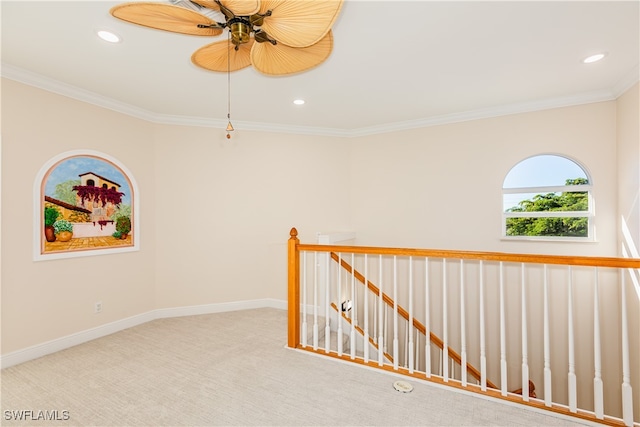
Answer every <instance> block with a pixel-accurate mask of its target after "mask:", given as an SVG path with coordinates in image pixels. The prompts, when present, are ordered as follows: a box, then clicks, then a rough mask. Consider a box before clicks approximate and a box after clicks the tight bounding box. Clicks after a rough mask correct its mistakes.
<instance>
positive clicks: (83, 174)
mask: <svg viewBox="0 0 640 427" xmlns="http://www.w3.org/2000/svg"><path fill="white" fill-rule="evenodd" d="M85 175H93V176H97V177H98V178H100V179H101V180H103V181H107V182H110V183H112V184H115V185H117V186H118V187H122V186H121V185H120V184H118V183H117V182H115V181H111V180H110V179H109V178H105V177H104V176H100V175H98V174H97V173H93V172H85V173H81V174H80V175H78V176H85Z"/></svg>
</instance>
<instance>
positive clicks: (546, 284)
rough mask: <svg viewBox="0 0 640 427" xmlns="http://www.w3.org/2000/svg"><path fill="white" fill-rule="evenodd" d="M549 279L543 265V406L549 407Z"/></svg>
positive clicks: (545, 267) (545, 266)
mask: <svg viewBox="0 0 640 427" xmlns="http://www.w3.org/2000/svg"><path fill="white" fill-rule="evenodd" d="M548 288H549V279H548V275H547V264H545V265H544V404H545V406H549V407H550V406H551V389H552V387H551V344H550V335H549V289H548Z"/></svg>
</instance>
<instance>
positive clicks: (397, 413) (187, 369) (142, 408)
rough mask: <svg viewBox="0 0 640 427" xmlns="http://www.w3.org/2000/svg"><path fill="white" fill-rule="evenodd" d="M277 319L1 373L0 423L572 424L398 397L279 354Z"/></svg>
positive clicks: (320, 364) (160, 325)
mask: <svg viewBox="0 0 640 427" xmlns="http://www.w3.org/2000/svg"><path fill="white" fill-rule="evenodd" d="M286 321H287V320H286V312H285V311H282V310H276V309H259V310H247V311H238V312H229V313H220V314H211V315H202V316H190V317H180V318H173V319H162V320H156V321H153V322H149V323H147V324H144V325H141V326H138V327H135V328H131V329H128V330H125V331H122V332H119V333H116V334H113V335H110V336H107V337H104V338H101V339H97V340H94V341H91V342H89V343H86V344H82V345H79V346H76V347H73V348H71V349H68V350H64V351H61V352H59V353H56V354H52V355H49V356H45V357H42V358H40V359H37V360H33V361H31V362H27V363H23V364H21V365H18V366H14V367H11V368H7V369H4V370H3V371H2V425H7V426H9V425H36V426H38V425H42V426H44V425H47V426H65V425H87V426H89V425H91V426H133V425H146V426H183V425H184V426H187V425H188V426H199V425H202V426H205V425H265V426H266V425H271V426H274V425H275V426H277V425H282V426H284V425H295V426H303V425H318V426H320V425H322V426H338V425H354V426H355V425H370V426H373V425H381V426H382V425H384V426H404V425H414V426H446V425H450V426H453V425H456V426H457V425H474V426H480V425H495V426H498V425H501V426H540V425H556V426H557V425H565V426H566V425H576V424H577V422H576V421H571V420H566V419H560V418H556V417H553V416H548V415H545V414H540V413H536V412H531V411H527V410H525V409H522V408H519V407H514V406H509V405H506V404H502V403H498V402H493V401H487V400H485V399H482V398H479V397H474V396H467V395H463V394H460V393H456V392H450V391H447V390H442V389H441V388H438V387H434V386H432V385H429V384H427V383H423V382H420V381H413V380H412V381H409V382H410V383H411V384H412V385H413V386H414V390H413V391H412V392H411V393H400V392H397V391H395V389H394V388H393V382H394V381H397V380H398V378H397V377H395V376H392V375H389V374H384V373H381V372H377V371H374V370H371V369H366V368H361V367H356V366H350V365H347V364H345V363H341V362H337V361H334V360H328V359H323V358H320V357H317V356H313V355H309V354H304V353H302V352H298V351H294V350H290V349H287V348H285V346H284V345H285V343H286ZM7 411H9V412H7ZM15 411H32V412H31V418H34V417H37V416H38V415H47V414H48V415H49V416H51V415H52V414H53V415H54V418H55V416H56V415H57V418H59V419H60V420H58V421H55V420H54V421H46V420H44V421H33V420H28V421H23V422H18V421H16V420H14V419H13V415H14V414H16V412H15ZM38 411H48V412H46V413H42V414H39V413H38ZM52 411H57V412H52ZM64 411H67V412H64ZM23 414H24V412H23ZM27 414H28V412H27ZM67 417H68V420H63V419H62V418H67Z"/></svg>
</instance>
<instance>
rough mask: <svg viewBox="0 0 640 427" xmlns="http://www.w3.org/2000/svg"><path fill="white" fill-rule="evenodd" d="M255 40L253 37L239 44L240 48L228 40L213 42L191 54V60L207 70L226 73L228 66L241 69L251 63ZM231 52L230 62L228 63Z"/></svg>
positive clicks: (235, 69)
mask: <svg viewBox="0 0 640 427" xmlns="http://www.w3.org/2000/svg"><path fill="white" fill-rule="evenodd" d="M254 42H255V41H254V40H253V38H252V39H251V40H250V41H249V42H248V43H245V44H241V45H240V46H238V50H235V46H234V45H233V44H231V43H229V42H228V40H222V41H219V42H215V43H211V44H208V45H206V46H203V47H201V48H200V49H198V50H196V51H195V52H194V53H193V55H191V62H193V63H194V64H195V65H197V66H198V67H200V68H204V69H205V70H209V71H217V72H220V73H226V72H227V67H228V66H230V67H229V70H230V71H237V70H241V69H242V68H246V67H248V66H249V65H251V47H252V46H253V45H254ZM229 54H230V57H229V59H230V63H229V64H227V56H228V55H229Z"/></svg>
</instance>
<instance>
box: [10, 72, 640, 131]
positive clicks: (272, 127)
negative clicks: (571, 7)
mask: <svg viewBox="0 0 640 427" xmlns="http://www.w3.org/2000/svg"><path fill="white" fill-rule="evenodd" d="M638 74H639V68H638V66H637V65H636V67H634V69H633V70H632V71H631V72H630V73H629V75H628V76H626V77H625V78H624V79H622V80H621V81H620V82H619V83H618V84H616V85H615V86H614V87H613V88H612V89H611V90H599V91H593V92H586V93H582V94H576V95H571V96H565V97H558V98H550V99H544V100H540V101H533V102H524V103H517V104H509V105H502V106H497V107H491V108H484V109H479V110H472V111H464V112H460V113H453V114H445V115H441V116H433V117H426V118H424V119H418V120H408V121H402V122H395V123H386V124H382V125H379V126H371V127H364V128H359V129H335V128H318V127H306V126H293V125H285V124H278V123H260V122H235V125H236V128H239V129H240V128H241V129H242V130H247V131H258V132H274V133H287V134H296V135H317V136H331V137H339V138H357V137H362V136H370V135H377V134H384V133H390V132H398V131H404V130H411V129H418V128H424V127H430V126H440V125H444V124H451V123H459V122H465V121H471V120H479V119H487V118H492V117H500V116H506V115H511V114H520V113H528V112H534V111H540V110H548V109H553V108H562V107H569V106H574V105H580V104H589V103H594V102H603V101H612V100H614V99H616V98H617V97H618V96H620V95H621V94H622V93H624V92H625V91H626V90H628V89H629V88H630V87H631V86H633V85H634V84H635V83H636V82H637V81H638ZM0 75H1V76H2V77H5V78H8V79H11V80H15V81H17V82H20V83H24V84H26V85H30V86H34V87H37V88H40V89H43V90H46V91H49V92H53V93H57V94H59V95H63V96H66V97H69V98H73V99H76V100H78V101H82V102H86V103H89V104H92V105H96V106H99V107H103V108H106V109H109V110H113V111H116V112H119V113H122V114H127V115H129V116H132V117H136V118H139V119H142V120H146V121H149V122H152V123H158V124H168V125H180V126H196V127H213V128H222V129H224V128H225V127H226V126H227V122H226V120H224V121H223V120H219V119H208V118H201V117H188V116H175V115H166V114H157V113H153V112H151V111H148V110H144V109H142V108H138V107H135V106H132V105H130V104H126V103H123V102H119V101H116V100H114V99H111V98H109V97H106V96H103V95H99V94H97V93H94V92H91V91H87V90H84V89H80V88H78V87H75V86H73V85H69V84H67V83H62V82H60V81H57V80H54V79H51V78H48V77H45V76H42V75H40V74H36V73H33V72H31V71H28V70H24V69H22V68H18V67H14V66H12V65H9V64H5V63H2V66H1V69H0Z"/></svg>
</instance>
